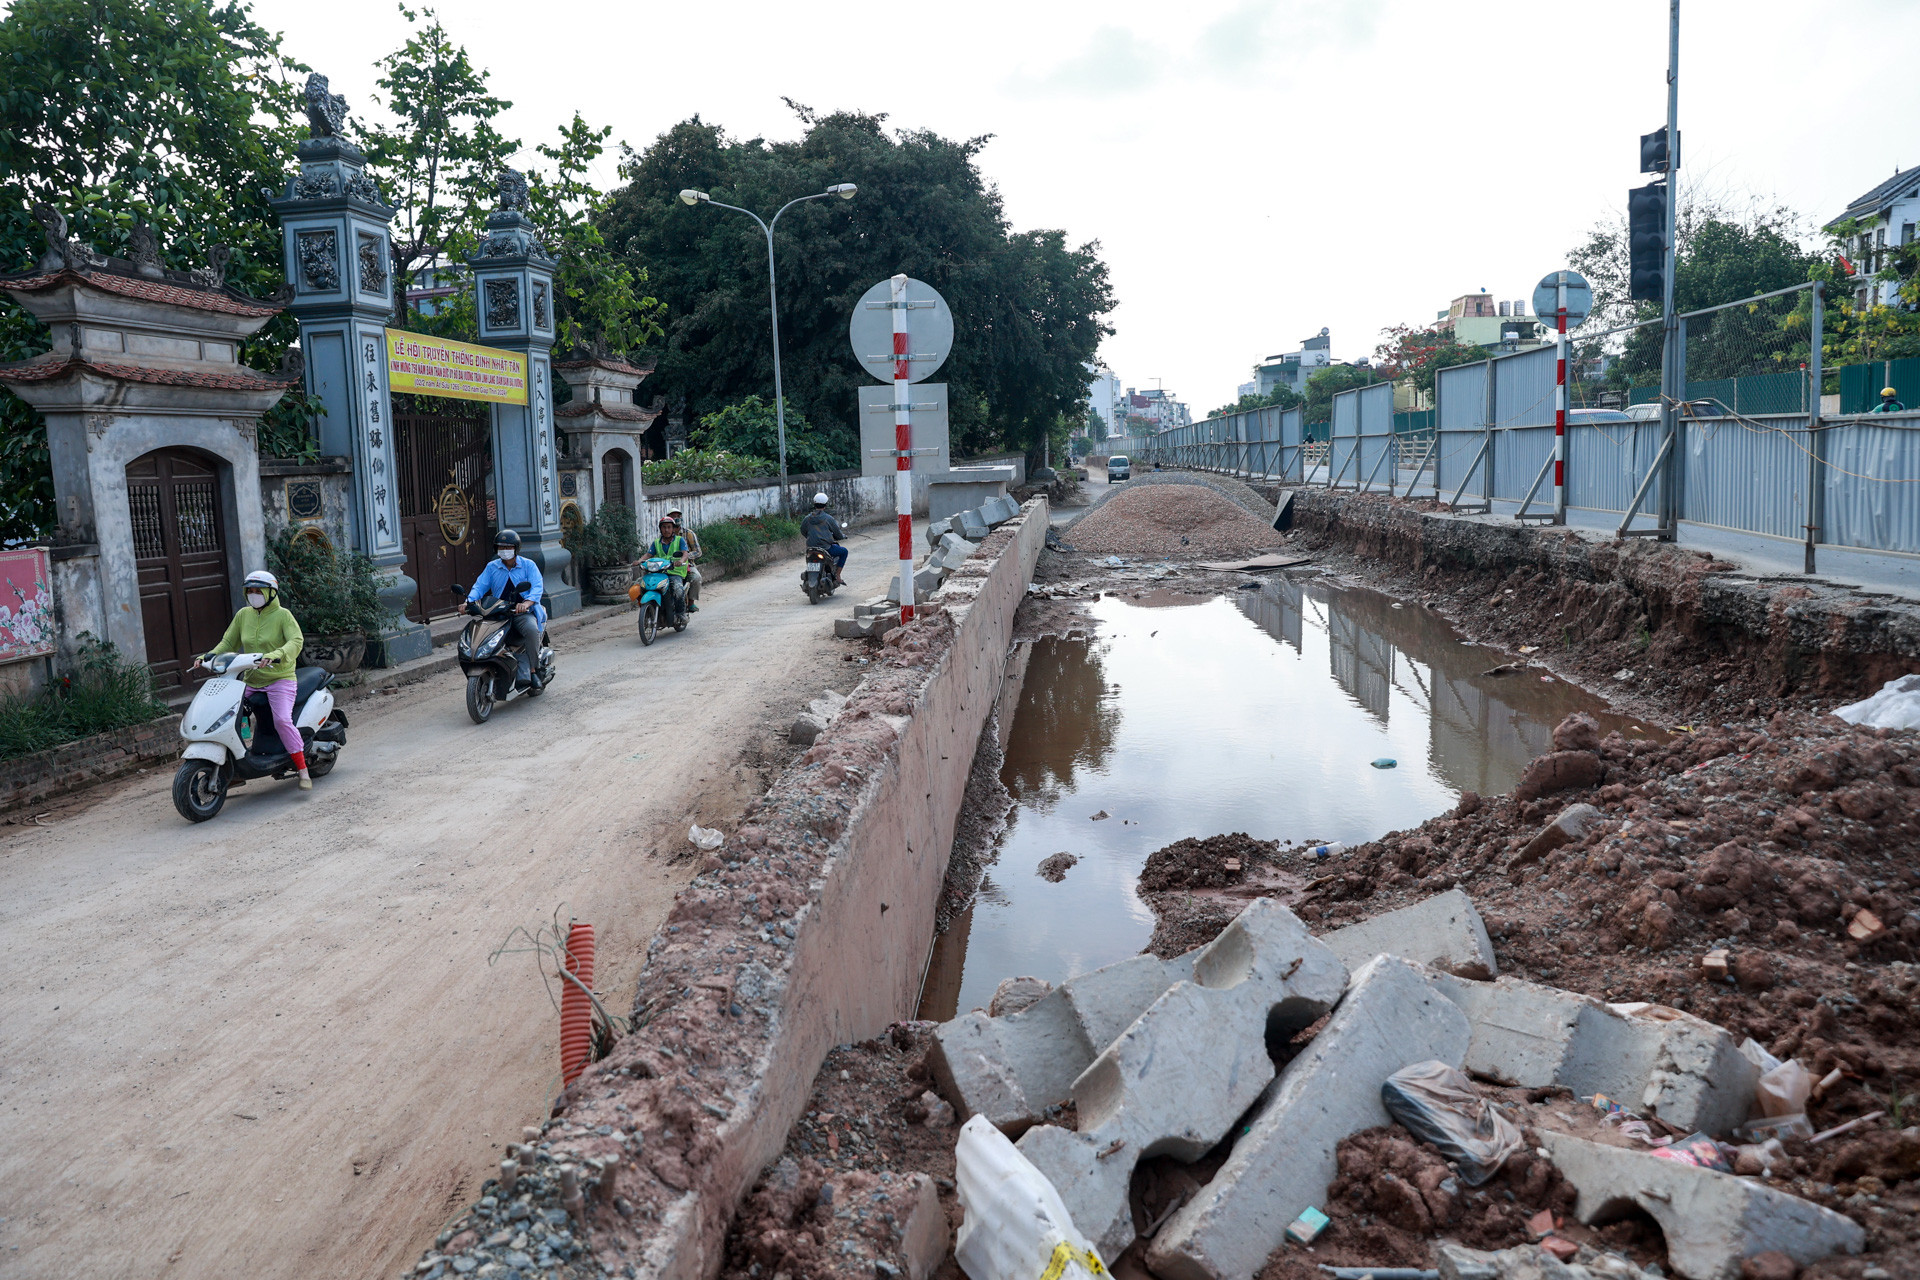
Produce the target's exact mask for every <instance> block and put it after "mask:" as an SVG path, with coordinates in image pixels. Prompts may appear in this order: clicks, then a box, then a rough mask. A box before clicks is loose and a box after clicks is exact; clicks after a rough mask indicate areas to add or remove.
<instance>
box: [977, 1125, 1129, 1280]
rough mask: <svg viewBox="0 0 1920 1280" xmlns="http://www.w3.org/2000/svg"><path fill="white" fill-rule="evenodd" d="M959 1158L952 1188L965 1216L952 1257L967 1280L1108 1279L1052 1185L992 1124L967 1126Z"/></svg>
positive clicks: (1097, 1255) (1104, 1268) (1098, 1257)
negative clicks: (956, 1186) (955, 1187)
mask: <svg viewBox="0 0 1920 1280" xmlns="http://www.w3.org/2000/svg"><path fill="white" fill-rule="evenodd" d="M953 1155H954V1166H955V1167H954V1182H955V1183H956V1184H958V1189H959V1192H960V1207H961V1208H962V1209H964V1210H965V1211H966V1215H967V1216H966V1221H964V1222H962V1223H961V1224H960V1234H959V1236H958V1237H957V1238H956V1239H955V1242H954V1249H953V1254H954V1259H955V1260H956V1261H957V1262H959V1264H960V1269H961V1270H962V1271H964V1272H966V1273H967V1276H968V1277H969V1280H1042V1277H1046V1280H1094V1277H1102V1276H1105V1275H1106V1274H1107V1269H1106V1267H1105V1266H1103V1265H1102V1264H1101V1262H1100V1255H1099V1254H1097V1253H1095V1252H1094V1250H1093V1245H1092V1244H1091V1243H1089V1242H1088V1240H1087V1238H1086V1237H1085V1236H1083V1235H1081V1234H1080V1232H1079V1231H1078V1230H1076V1229H1075V1228H1074V1225H1073V1219H1072V1218H1070V1217H1068V1216H1067V1206H1066V1205H1064V1204H1062V1203H1061V1201H1060V1193H1059V1192H1058V1191H1056V1190H1054V1186H1053V1183H1051V1182H1049V1181H1047V1176H1046V1175H1045V1174H1044V1173H1041V1172H1040V1171H1039V1170H1038V1169H1036V1168H1034V1167H1033V1162H1032V1161H1030V1160H1028V1159H1027V1158H1026V1157H1025V1156H1023V1155H1021V1154H1020V1152H1019V1149H1018V1148H1016V1147H1015V1146H1014V1145H1013V1144H1012V1143H1011V1142H1009V1141H1007V1135H1005V1134H1004V1133H1001V1132H1000V1131H999V1130H998V1129H996V1128H994V1127H993V1123H992V1121H990V1120H988V1119H987V1118H986V1117H985V1116H975V1117H974V1118H973V1119H971V1120H969V1121H967V1122H966V1124H964V1125H962V1126H961V1127H960V1140H959V1141H958V1142H957V1143H955V1144H954V1149H953Z"/></svg>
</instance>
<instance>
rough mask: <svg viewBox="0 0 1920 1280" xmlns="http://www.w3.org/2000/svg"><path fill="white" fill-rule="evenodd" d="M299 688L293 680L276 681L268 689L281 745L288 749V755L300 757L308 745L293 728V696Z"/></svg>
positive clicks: (269, 702) (274, 724) (269, 701)
mask: <svg viewBox="0 0 1920 1280" xmlns="http://www.w3.org/2000/svg"><path fill="white" fill-rule="evenodd" d="M296 692H298V686H296V685H295V684H294V682H293V681H291V680H275V681H274V682H273V683H272V684H270V685H268V686H267V688H266V694H267V705H268V706H269V707H271V708H273V728H274V732H276V733H278V734H279V735H280V745H281V746H283V747H285V748H286V749H287V754H288V755H298V754H299V753H300V752H302V751H304V750H306V744H305V743H304V742H302V741H301V739H300V731H299V730H298V729H296V728H294V727H293V695H294V694H295V693H296Z"/></svg>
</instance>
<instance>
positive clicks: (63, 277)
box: [0, 267, 281, 316]
mask: <svg viewBox="0 0 1920 1280" xmlns="http://www.w3.org/2000/svg"><path fill="white" fill-rule="evenodd" d="M69 280H71V281H77V282H78V283H80V284H85V285H90V286H91V287H93V288H95V289H100V290H104V291H105V292H107V293H117V294H120V295H122V296H124V297H128V298H145V299H147V300H148V301H150V302H164V303H167V304H168V305H170V306H175V307H191V308H192V309H193V310H195V311H222V312H225V313H227V314H229V315H236V316H271V315H278V314H279V313H280V311H281V308H280V307H278V306H276V305H274V304H273V303H271V302H261V301H259V300H258V299H255V298H245V297H242V296H240V295H239V294H237V293H234V292H233V291H232V290H230V289H208V288H204V287H202V286H198V285H187V284H179V283H177V282H174V281H169V280H150V279H148V278H147V277H145V276H129V275H122V274H120V273H118V272H114V271H75V270H73V269H72V268H70V267H62V268H61V269H60V270H58V271H46V272H34V273H32V274H23V275H17V276H0V289H6V290H8V291H10V292H13V293H39V292H40V291H42V290H44V289H51V288H53V287H54V286H55V285H58V284H63V283H65V282H67V281H69Z"/></svg>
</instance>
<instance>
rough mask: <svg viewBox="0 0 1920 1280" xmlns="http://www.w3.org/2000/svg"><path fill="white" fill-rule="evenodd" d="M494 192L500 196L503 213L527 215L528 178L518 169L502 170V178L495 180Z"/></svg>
mask: <svg viewBox="0 0 1920 1280" xmlns="http://www.w3.org/2000/svg"><path fill="white" fill-rule="evenodd" d="M493 186H494V191H495V192H496V193H497V194H498V195H499V198H500V203H499V208H500V212H502V213H525V212H526V211H527V178H526V175H525V174H523V173H521V172H520V171H519V170H518V169H502V170H501V171H500V176H499V177H497V178H495V179H494V180H493Z"/></svg>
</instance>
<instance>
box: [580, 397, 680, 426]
mask: <svg viewBox="0 0 1920 1280" xmlns="http://www.w3.org/2000/svg"><path fill="white" fill-rule="evenodd" d="M596 413H597V414H599V415H600V416H601V417H603V418H611V419H612V420H613V421H615V422H652V421H653V420H654V419H655V418H657V417H659V416H660V414H659V412H658V411H657V410H650V409H636V408H634V407H633V406H632V405H630V404H595V403H593V401H591V400H569V401H567V402H566V403H565V404H563V405H561V406H560V407H559V408H557V409H555V410H554V411H553V416H554V417H556V418H589V417H592V416H593V415H594V414H596Z"/></svg>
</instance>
